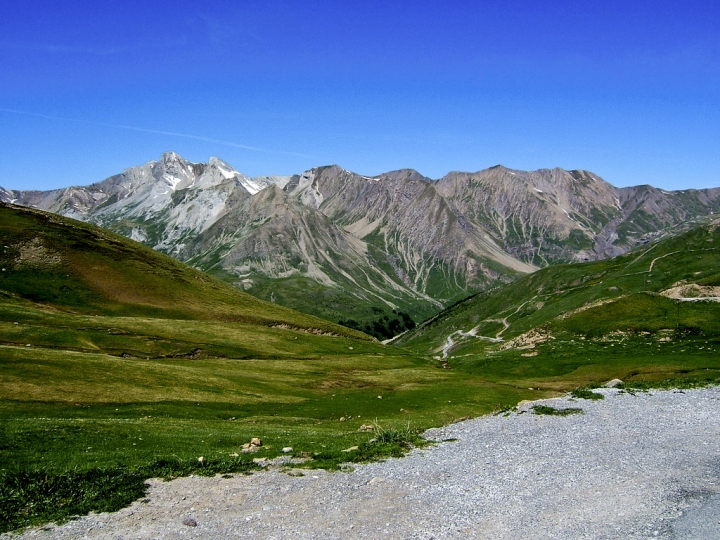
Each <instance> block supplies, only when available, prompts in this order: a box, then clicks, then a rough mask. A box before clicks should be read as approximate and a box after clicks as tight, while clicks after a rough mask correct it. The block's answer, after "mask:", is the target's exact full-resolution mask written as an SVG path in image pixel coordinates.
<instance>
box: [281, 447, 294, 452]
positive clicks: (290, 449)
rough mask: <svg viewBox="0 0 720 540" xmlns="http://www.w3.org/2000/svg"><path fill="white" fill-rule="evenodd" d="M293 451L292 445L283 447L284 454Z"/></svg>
mask: <svg viewBox="0 0 720 540" xmlns="http://www.w3.org/2000/svg"><path fill="white" fill-rule="evenodd" d="M292 451H293V449H292V446H286V447H284V448H283V449H282V453H283V454H289V453H290V452H292Z"/></svg>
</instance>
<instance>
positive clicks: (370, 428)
mask: <svg viewBox="0 0 720 540" xmlns="http://www.w3.org/2000/svg"><path fill="white" fill-rule="evenodd" d="M374 429H375V428H374V427H373V426H371V425H369V424H363V425H362V426H360V427H359V428H358V431H360V432H365V431H373V430H374Z"/></svg>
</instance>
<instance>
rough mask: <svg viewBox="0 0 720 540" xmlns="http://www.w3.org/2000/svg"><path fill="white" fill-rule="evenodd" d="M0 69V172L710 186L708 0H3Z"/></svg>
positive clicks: (718, 146) (718, 43)
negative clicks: (586, 177) (207, 167)
mask: <svg viewBox="0 0 720 540" xmlns="http://www.w3.org/2000/svg"><path fill="white" fill-rule="evenodd" d="M345 4H350V6H347V5H345ZM0 73H2V77H1V78H0V185H1V186H3V187H6V188H13V189H50V188H55V187H64V186H68V185H71V184H76V185H81V184H88V183H91V182H94V181H99V180H102V179H104V178H106V177H108V176H110V175H112V174H115V173H117V172H120V171H122V170H123V169H125V168H127V167H130V166H132V165H138V164H142V163H144V162H146V161H149V160H152V159H158V158H159V156H160V154H161V153H162V152H165V151H168V150H174V151H176V152H178V153H179V154H181V155H183V156H184V157H186V158H187V159H190V160H193V161H206V160H207V159H208V157H209V156H211V155H215V156H218V157H220V158H222V159H224V160H225V161H227V162H228V163H230V164H231V165H233V166H234V167H235V168H236V169H238V170H240V171H242V172H244V173H246V174H249V175H259V174H294V173H300V172H302V171H304V170H306V169H309V168H311V167H314V166H318V165H326V164H332V163H336V164H338V165H341V166H342V167H345V168H346V169H350V170H352V171H355V172H358V173H361V174H366V175H374V174H379V173H381V172H385V171H388V170H393V169H398V168H406V167H408V168H414V169H417V170H418V171H420V172H421V173H423V174H425V175H426V176H429V177H431V178H439V177H441V176H443V175H444V174H446V173H447V172H449V171H451V170H462V171H477V170H480V169H484V168H487V167H490V166H493V165H496V164H499V163H501V164H503V165H505V166H507V167H511V168H515V169H523V170H533V169H538V168H551V167H563V168H566V169H574V168H581V169H587V170H590V171H593V172H595V173H597V174H599V175H600V176H602V177H603V178H605V179H606V180H607V181H609V182H611V183H612V184H614V185H618V186H625V185H635V184H644V183H649V184H652V185H655V186H657V187H662V188H665V189H685V188H691V187H695V188H700V187H715V186H720V7H718V4H717V2H713V1H707V2H692V1H689V2H677V1H674V2H663V1H653V2H650V1H638V2H627V1H623V2H615V1H613V0H609V1H608V0H606V1H603V2H593V1H587V2H576V1H575V2H569V1H568V2H552V1H550V2H547V1H546V2H536V1H535V2H512V1H497V2H496V1H483V2H481V1H478V2H469V1H454V2H447V1H437V2H417V0H416V1H414V2H393V1H390V0H386V1H373V0H369V1H365V2H361V3H360V2H353V3H344V2H330V1H315V2H314V1H311V0H306V1H303V2H300V1H294V0H292V1H272V0H266V1H237V2H215V1H213V0H206V1H204V2H183V1H175V2H153V1H152V0H146V1H143V2H138V1H135V0H124V1H122V2H116V1H113V0H108V1H104V2H74V1H72V0H66V1H64V2H50V1H32V0H28V1H22V2H3V3H2V5H1V6H0Z"/></svg>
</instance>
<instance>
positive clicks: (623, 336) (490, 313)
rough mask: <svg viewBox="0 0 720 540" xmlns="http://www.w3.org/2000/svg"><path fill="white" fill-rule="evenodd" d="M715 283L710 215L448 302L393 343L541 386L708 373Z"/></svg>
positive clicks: (718, 272) (718, 274) (718, 243)
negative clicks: (652, 239)
mask: <svg viewBox="0 0 720 540" xmlns="http://www.w3.org/2000/svg"><path fill="white" fill-rule="evenodd" d="M719 285H720V229H718V221H717V220H716V221H714V222H709V223H706V224H703V225H700V226H697V227H695V228H694V229H692V230H690V231H688V232H686V233H683V234H681V235H679V236H676V237H672V238H669V239H666V240H662V241H660V242H657V243H654V244H648V245H645V246H643V247H642V248H640V249H638V250H635V251H633V252H630V253H627V254H625V255H623V256H620V257H617V258H614V259H610V260H605V261H598V262H591V263H585V264H576V265H561V266H555V267H549V268H545V269H543V270H540V271H538V272H535V273H534V274H531V275H528V276H525V277H523V278H520V279H518V280H517V281H516V282H513V283H511V284H509V285H506V286H503V287H501V288H498V289H495V290H493V291H488V292H485V293H482V294H479V295H477V296H474V297H472V298H469V299H467V300H465V301H463V302H460V303H458V304H456V305H455V306H453V307H452V308H450V309H448V310H446V311H445V312H443V313H441V314H440V315H438V316H437V317H435V318H434V319H432V320H430V321H428V322H427V323H425V324H423V325H421V326H420V327H418V328H417V329H416V330H415V331H413V332H410V333H408V334H406V335H405V336H403V337H402V339H401V340H400V344H402V345H404V346H406V347H409V348H411V349H413V350H415V351H417V352H418V353H426V354H433V355H435V356H436V357H442V356H445V357H446V358H445V360H446V361H448V362H449V365H450V366H451V367H456V368H459V369H464V370H466V371H468V372H471V373H482V374H483V376H485V377H487V378H488V380H494V381H511V380H514V381H515V382H516V383H517V384H528V385H529V386H535V387H537V386H539V387H543V388H562V389H567V388H568V387H572V385H573V384H575V385H577V384H583V383H587V381H588V380H593V381H602V380H607V378H610V377H620V378H623V377H624V378H627V379H628V380H635V379H637V380H642V379H645V380H647V379H655V380H660V379H668V378H692V377H698V378H709V379H712V378H714V377H717V376H718V374H719V372H718V369H719V368H720V361H719V360H718V359H719V358H720V356H719V355H718V354H717V352H716V351H717V349H718V339H719V338H720V303H718V302H717V297H718V296H720V288H718V289H715V287H718V286H719ZM700 296H705V297H706V298H705V299H700V298H698V297H700ZM707 297H709V298H707ZM448 338H450V340H451V341H452V342H453V345H452V346H448V345H449V343H450V342H449V341H448Z"/></svg>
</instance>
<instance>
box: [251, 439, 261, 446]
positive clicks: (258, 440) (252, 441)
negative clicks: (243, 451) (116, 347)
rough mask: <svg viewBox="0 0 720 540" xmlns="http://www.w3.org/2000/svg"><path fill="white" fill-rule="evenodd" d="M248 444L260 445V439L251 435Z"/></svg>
mask: <svg viewBox="0 0 720 540" xmlns="http://www.w3.org/2000/svg"><path fill="white" fill-rule="evenodd" d="M250 444H251V445H253V446H262V441H261V440H260V439H258V438H257V437H253V438H252V439H250Z"/></svg>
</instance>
